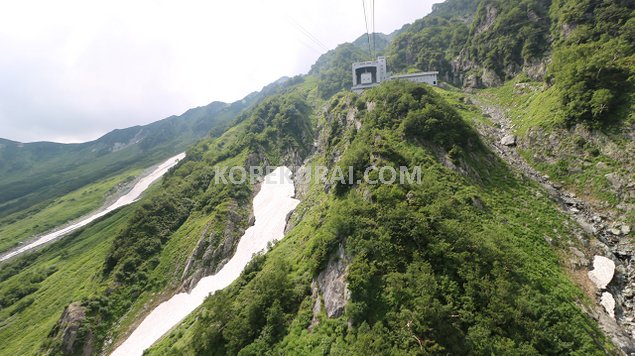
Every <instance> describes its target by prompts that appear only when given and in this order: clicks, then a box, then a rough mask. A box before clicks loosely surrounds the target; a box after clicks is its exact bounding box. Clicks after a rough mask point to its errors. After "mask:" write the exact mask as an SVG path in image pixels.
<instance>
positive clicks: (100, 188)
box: [0, 169, 141, 251]
mask: <svg viewBox="0 0 635 356" xmlns="http://www.w3.org/2000/svg"><path fill="white" fill-rule="evenodd" d="M140 173H141V170H139V169H132V170H128V171H126V172H123V173H122V174H119V175H116V176H113V177H109V178H106V179H104V180H100V181H97V182H95V183H92V184H88V185H86V186H84V187H82V188H80V189H77V190H75V191H73V192H71V193H68V194H66V195H64V196H61V197H59V198H57V199H55V200H53V201H52V202H50V204H48V205H47V206H46V207H45V208H43V209H34V210H35V211H31V210H30V209H29V210H26V211H22V212H18V213H14V214H11V215H9V216H7V217H5V218H2V219H0V251H5V250H7V249H9V248H11V247H13V246H15V245H16V244H17V243H18V242H20V241H24V240H26V239H28V238H30V237H33V236H36V235H38V234H42V233H45V232H48V231H51V230H52V229H55V228H59V227H60V226H62V225H64V224H66V223H68V222H69V221H72V220H74V219H77V218H79V217H81V216H84V215H86V214H88V213H91V212H93V211H95V210H97V209H99V208H100V207H102V206H103V204H104V203H105V202H106V200H107V199H108V197H110V196H112V195H113V194H115V193H116V189H117V187H118V186H120V185H122V184H125V183H128V182H131V181H133V180H134V177H135V176H138V175H139V174H140Z"/></svg>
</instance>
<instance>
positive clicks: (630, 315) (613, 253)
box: [470, 95, 635, 354]
mask: <svg viewBox="0 0 635 356" xmlns="http://www.w3.org/2000/svg"><path fill="white" fill-rule="evenodd" d="M470 99H471V101H472V103H473V104H474V105H476V106H477V107H478V108H479V109H480V110H481V111H482V112H483V113H484V114H485V115H486V116H487V117H489V119H490V120H491V121H492V123H493V124H494V125H493V126H488V125H486V124H477V125H476V129H477V130H478V131H479V133H480V134H481V136H482V137H483V139H484V142H485V143H486V144H487V145H488V146H489V147H490V149H492V151H494V152H495V153H496V154H498V156H499V157H500V158H502V159H503V160H504V161H505V162H507V163H508V164H509V165H511V166H512V167H514V168H516V169H517V170H518V171H520V172H521V173H522V174H523V175H524V176H526V177H528V178H530V179H532V180H534V181H535V182H537V183H538V184H540V185H541V186H542V187H543V188H544V189H545V191H546V192H547V193H548V194H549V197H550V198H551V199H552V200H553V201H554V202H556V203H557V204H558V206H559V208H560V210H561V211H563V212H565V213H566V214H567V215H569V216H570V217H571V218H572V219H573V220H574V221H575V222H576V223H577V224H578V225H579V226H580V228H581V229H582V230H583V231H584V232H586V233H587V234H588V235H591V236H594V237H595V238H596V239H597V240H598V241H600V242H601V243H602V244H601V246H600V247H601V250H603V251H598V252H597V253H598V254H603V255H604V256H606V257H608V258H610V259H612V260H613V261H614V262H615V263H616V265H617V266H618V267H617V269H616V274H615V277H614V278H613V281H612V282H611V283H610V285H609V286H608V288H607V290H608V291H609V292H611V293H612V294H613V296H614V298H615V301H616V309H615V318H616V320H613V319H612V318H611V317H609V316H608V314H607V313H606V312H605V311H604V309H603V308H602V307H600V306H599V304H597V306H596V308H595V310H593V311H590V313H591V314H592V316H593V317H594V318H596V319H598V322H599V324H600V326H601V327H602V329H603V330H604V331H605V332H606V333H607V334H608V335H609V336H610V337H611V339H612V340H613V342H614V343H615V344H616V345H617V346H619V347H620V348H621V349H622V350H623V351H624V352H625V353H626V354H635V340H634V339H633V337H632V336H633V335H635V314H634V313H635V298H633V297H634V296H635V266H634V265H635V261H634V260H633V257H634V256H633V255H634V254H635V253H634V251H635V248H634V246H633V245H632V244H631V243H630V241H627V240H628V239H626V238H625V239H619V236H616V235H614V234H613V233H612V232H611V231H610V229H609V228H608V227H609V226H612V225H613V224H612V223H613V222H612V221H609V220H607V217H606V216H603V215H601V214H598V213H597V212H596V211H594V209H593V207H592V206H591V204H589V203H588V202H586V201H584V200H582V199H580V198H578V197H577V196H576V195H575V194H573V193H571V192H567V191H566V190H564V189H562V187H561V186H560V185H559V184H554V183H553V182H551V181H550V180H549V177H547V176H544V175H542V174H540V173H539V172H538V171H537V170H535V169H534V168H533V167H531V166H530V165H529V164H528V163H527V162H526V161H525V160H524V159H523V158H522V157H521V156H520V154H518V152H517V150H516V145H515V143H512V142H515V140H516V138H515V136H514V134H513V131H512V129H511V122H510V120H509V118H508V115H507V113H506V112H505V111H504V110H503V109H502V108H500V107H497V106H495V105H492V104H489V103H487V104H486V103H484V102H483V101H482V100H480V99H479V98H478V97H477V96H475V95H471V96H470ZM504 138H505V140H504ZM503 141H507V142H503ZM591 260H592V258H591ZM589 268H592V267H591V266H589ZM596 301H598V303H599V293H598V294H597V296H596Z"/></svg>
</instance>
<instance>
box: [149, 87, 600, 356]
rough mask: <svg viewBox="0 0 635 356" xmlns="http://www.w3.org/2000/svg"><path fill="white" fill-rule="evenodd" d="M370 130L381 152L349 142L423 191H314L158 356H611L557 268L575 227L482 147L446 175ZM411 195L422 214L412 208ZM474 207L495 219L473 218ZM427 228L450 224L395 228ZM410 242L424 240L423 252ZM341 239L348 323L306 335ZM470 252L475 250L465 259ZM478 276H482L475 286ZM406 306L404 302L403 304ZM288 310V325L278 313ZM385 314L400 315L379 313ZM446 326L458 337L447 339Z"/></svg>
mask: <svg viewBox="0 0 635 356" xmlns="http://www.w3.org/2000/svg"><path fill="white" fill-rule="evenodd" d="M444 94H446V95H444V96H445V97H446V100H448V101H450V103H451V104H453V105H454V106H457V107H460V108H461V110H459V112H460V113H461V114H462V117H463V119H464V120H467V121H469V120H472V119H474V118H476V117H477V116H478V114H477V110H476V109H475V108H469V107H467V106H465V105H463V104H462V103H460V102H458V101H457V100H455V99H456V97H457V96H456V95H455V94H453V93H444ZM334 105H335V104H334ZM357 107H358V108H359V107H360V106H359V105H358V106H357ZM331 110H332V113H333V114H334V115H335V117H337V115H338V110H339V112H340V113H341V114H340V115H342V116H345V115H346V112H347V110H348V109H347V106H346V105H344V106H340V107H339V108H336V109H333V106H332V107H331ZM367 117H368V116H367ZM393 119H394V118H393ZM367 120H368V119H367ZM479 120H485V119H484V118H480V119H479ZM327 121H328V120H327ZM325 124H327V125H328V123H325ZM365 125H368V123H366V124H365ZM362 130H363V131H364V129H362ZM333 132H336V133H337V137H331V139H330V140H331V141H330V142H336V143H337V142H338V140H340V139H341V137H349V136H347V135H350V134H351V133H350V131H344V132H342V131H338V130H334V131H333ZM371 132H372V134H370V135H369V136H371V137H374V138H375V139H374V141H375V143H372V139H371V140H370V141H369V139H368V138H367V137H366V134H368V132H366V134H362V133H359V134H357V136H355V134H353V135H352V136H353V137H358V139H357V143H360V142H364V143H365V144H368V145H369V146H370V149H371V152H373V156H374V157H380V158H378V159H379V160H380V162H377V163H384V164H395V161H394V159H395V158H397V160H401V162H402V163H403V162H404V160H405V162H408V163H410V164H413V163H415V162H417V163H418V164H422V165H423V166H424V170H423V180H424V184H422V185H414V186H408V187H399V186H379V187H372V186H366V185H361V186H359V187H357V188H354V189H352V190H350V191H348V192H345V193H343V194H342V195H337V194H335V195H334V194H333V193H332V192H331V193H325V192H324V187H323V185H321V184H316V183H314V184H313V186H312V189H311V191H310V193H309V195H308V196H307V198H306V199H305V200H304V201H303V202H302V204H301V205H300V206H299V207H298V209H297V210H296V214H295V215H294V217H293V218H292V219H294V220H295V221H296V222H298V220H299V224H298V225H297V226H296V227H295V228H294V229H293V230H292V231H291V232H290V233H289V234H288V236H287V237H285V239H283V240H282V241H281V242H279V243H278V244H277V245H276V246H275V248H274V249H273V250H272V251H270V252H269V253H268V254H267V255H266V258H259V259H257V260H256V262H253V263H252V264H251V265H250V267H249V268H248V270H247V271H246V272H245V273H243V275H242V276H241V278H240V279H239V280H238V281H236V282H235V283H233V284H232V285H231V286H230V287H229V288H227V289H226V290H224V291H223V292H220V293H217V294H215V295H214V296H212V297H210V298H208V300H207V301H206V302H205V304H204V305H203V307H201V308H199V309H198V310H197V311H196V313H195V315H192V316H190V317H189V318H188V319H187V320H186V321H185V322H183V323H182V324H181V325H180V326H179V327H178V328H177V329H176V330H174V331H173V332H171V333H170V334H169V335H168V336H166V337H164V338H163V339H162V340H161V341H160V342H159V343H158V344H157V345H155V347H154V348H153V349H152V350H151V354H157V355H162V354H175V355H176V354H192V353H195V352H199V353H207V352H212V351H213V350H216V352H221V353H222V352H229V353H234V352H237V351H238V350H241V349H242V351H241V352H243V353H245V354H252V353H253V354H258V353H259V352H264V351H265V350H268V351H267V352H269V353H271V354H277V353H280V352H284V353H285V354H286V353H289V354H318V353H319V354H323V353H331V354H360V355H361V354H368V353H385V352H388V353H391V352H392V353H395V352H397V353H404V352H406V353H408V352H409V353H416V352H417V350H419V345H417V344H416V343H415V338H413V336H415V337H419V338H425V339H426V343H425V348H426V349H427V351H429V352H439V351H441V350H445V351H450V352H464V351H465V350H466V349H471V350H472V351H473V352H476V353H491V352H503V353H505V352H519V353H523V354H532V353H536V352H556V353H557V352H563V351H564V350H569V351H571V350H572V349H577V350H578V351H579V352H583V353H592V354H603V353H604V352H606V351H607V350H612V346H610V345H608V344H607V343H606V341H605V340H604V338H603V336H602V335H601V333H600V332H599V330H598V329H597V327H596V326H595V325H594V322H593V320H591V319H590V318H589V317H587V316H585V315H584V314H583V313H582V312H581V311H580V310H579V308H578V305H579V303H588V302H589V300H588V299H587V298H586V297H585V296H584V295H583V294H582V293H581V292H580V291H579V290H578V289H577V287H576V286H575V285H573V283H572V282H570V280H569V279H568V277H567V276H566V274H565V273H564V271H563V269H562V268H561V266H560V258H559V254H560V253H564V252H563V251H564V250H565V249H566V248H568V246H570V245H571V244H573V245H577V244H579V243H578V242H577V241H576V240H572V239H571V236H572V234H571V231H570V230H569V227H568V226H569V224H571V222H570V221H568V219H567V217H565V216H563V215H562V214H560V213H559V212H558V211H557V210H556V209H555V208H554V207H553V204H552V203H551V202H550V201H549V200H548V199H547V198H546V197H545V195H543V194H541V193H540V188H538V187H536V186H535V185H534V184H532V183H531V182H527V181H523V179H522V178H520V177H519V176H517V175H515V174H513V173H512V172H510V171H509V169H508V168H507V167H506V166H504V164H503V163H502V162H500V161H498V160H496V158H495V157H494V156H493V155H492V154H488V153H486V152H484V151H483V148H482V147H481V146H479V145H478V144H476V143H475V142H472V145H476V146H471V147H472V150H471V151H468V150H465V148H466V147H463V149H464V150H463V152H466V153H465V154H463V155H462V157H463V160H464V162H467V163H468V166H469V167H473V168H474V169H475V171H474V172H472V174H470V175H469V176H467V177H465V176H463V175H460V174H457V173H456V171H454V170H452V169H449V168H447V167H446V166H444V165H442V164H441V163H440V162H439V161H438V160H437V158H436V157H435V155H434V154H432V153H431V152H430V150H429V149H428V148H426V147H424V146H421V145H419V144H413V143H412V142H408V141H404V139H403V137H402V136H401V135H400V134H399V130H395V129H392V128H387V127H384V128H381V127H380V128H375V129H372V130H371ZM377 137H381V139H379V141H378V139H377ZM342 141H345V140H343V139H342ZM355 142H356V140H355V139H354V138H353V139H352V143H351V146H349V147H348V146H347V144H346V143H345V142H341V141H340V143H339V144H335V146H334V147H330V148H329V149H327V152H329V150H331V152H334V151H338V150H342V151H343V152H344V156H343V158H342V160H343V161H346V160H347V159H350V157H351V156H355V155H356V153H355V150H356V149H357V148H355V147H360V146H356V144H355ZM362 145H363V144H362ZM347 147H348V148H347ZM366 154H367V153H366ZM327 155H328V153H327ZM363 156H364V154H362V158H360V159H364V160H365V159H368V158H363ZM347 157H348V158H347ZM313 162H314V164H318V163H321V164H329V159H328V157H325V156H318V157H316V158H314V161H313ZM336 189H337V188H336ZM408 192H412V193H413V194H414V195H413V196H414V197H415V198H414V199H415V200H420V201H422V202H425V203H423V206H422V207H417V206H416V205H415V206H411V205H410V204H408V203H406V200H407V198H406V193H408ZM369 196H370V197H371V198H369ZM408 199H412V198H408ZM474 199H477V200H478V201H480V202H481V203H482V205H483V206H484V207H485V208H484V209H479V208H475V206H473V205H474ZM369 200H370V201H369ZM477 205H478V204H477ZM404 209H405V210H404ZM429 218H433V219H439V224H440V226H441V227H439V226H435V225H429V226H428V228H427V229H425V228H423V229H416V230H414V231H410V232H408V229H405V231H404V230H399V229H398V230H394V229H395V228H396V227H397V226H404V225H405V226H409V225H410V224H415V225H413V226H416V225H417V224H421V223H422V221H425V220H426V219H429ZM392 219H396V220H392ZM421 219H423V220H421ZM395 223H396V225H391V224H395ZM391 226H392V227H391ZM401 234H406V236H408V234H414V235H412V236H411V237H410V238H406V237H404V236H401V237H400V235H401ZM400 238H403V239H404V240H399V239H400ZM412 238H417V239H423V240H420V242H418V243H415V242H413V241H412ZM547 239H549V240H552V241H553V242H552V244H551V245H550V244H549V243H547V242H546V240H547ZM342 242H343V243H345V244H346V249H347V252H348V253H349V254H352V256H353V262H352V263H351V266H350V267H349V277H348V282H349V287H350V288H351V289H352V299H351V301H350V302H349V306H348V308H347V311H346V313H345V315H344V316H342V317H340V318H337V319H331V320H329V319H327V318H326V316H325V315H324V312H323V311H322V313H321V314H320V315H319V320H320V324H319V325H318V326H317V327H316V328H315V329H313V331H308V330H307V326H308V325H309V323H310V321H311V314H312V312H311V310H312V307H313V304H314V300H313V299H312V297H311V292H310V289H309V285H310V283H311V280H312V278H314V277H315V275H316V274H317V272H318V271H319V270H320V269H321V268H323V266H324V264H325V263H326V261H327V260H328V257H329V254H330V252H332V251H333V249H334V247H336V246H337V245H338V244H339V243H342ZM413 243H415V246H413V245H412V244H413ZM417 244H423V245H417ZM463 244H467V246H470V247H468V248H467V250H465V246H464V245H463ZM424 246H426V247H424ZM413 251H416V252H414V254H413ZM404 264H405V266H408V267H404ZM413 268H414V270H411V269H413ZM418 268H422V270H420V269H418ZM416 271H419V272H416ZM412 272H414V274H412ZM473 273H476V275H479V274H481V273H483V274H482V275H480V277H475V279H474V278H473V277H474V276H473V275H472V274H473ZM276 281H282V282H276ZM391 281H393V282H391ZM393 283H397V284H393ZM395 288H396V289H395ZM360 293H361V294H360ZM364 293H366V295H363V294H364ZM394 293H396V294H394ZM399 295H403V297H402V299H403V300H401V301H399V300H394V299H393V298H397V299H400V298H399V297H398V296H399ZM413 296H419V297H416V298H414V299H410V298H413ZM285 298H286V299H285ZM417 298H423V299H417ZM454 298H456V299H454ZM479 298H484V299H479ZM368 303H370V304H368ZM482 303H484V304H482ZM431 305H436V307H435V308H432V307H431ZM441 305H442V306H441ZM280 306H281V308H282V310H283V315H282V317H281V318H282V321H280V320H279V319H276V318H275V317H273V315H276V314H272V313H274V311H275V310H278V308H280ZM368 308H370V309H368ZM382 308H388V310H390V312H388V313H386V314H382V312H381V310H382ZM384 310H385V309H384ZM393 313H397V314H393ZM258 315H260V316H258ZM451 315H452V316H451ZM278 318H280V316H278ZM409 318H414V320H413V319H409ZM265 320H266V321H265ZM276 320H278V321H277V322H276ZM348 320H352V321H353V326H352V327H349V326H347V322H348ZM408 320H410V321H412V322H413V324H412V325H411V324H410V322H408ZM375 321H377V322H379V324H375ZM525 322H526V324H525ZM435 323H439V324H435ZM446 328H450V329H452V328H454V330H453V331H450V333H449V334H445V335H444V334H443V333H444V331H443V329H446ZM272 330H277V333H275V334H272V332H273V331H272ZM446 332H447V330H446ZM461 335H462V336H461ZM530 335H531V336H530ZM455 337H459V339H456V340H455V339H454V338H455ZM422 347H423V346H422ZM439 347H440V348H439ZM559 347H560V348H561V349H558V348H559ZM562 348H563V349H562ZM605 348H608V349H605ZM435 350H436V351H435Z"/></svg>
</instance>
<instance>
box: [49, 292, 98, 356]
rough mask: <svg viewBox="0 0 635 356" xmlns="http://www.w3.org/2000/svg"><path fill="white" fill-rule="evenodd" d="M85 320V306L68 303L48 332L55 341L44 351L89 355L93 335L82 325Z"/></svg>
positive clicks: (91, 348) (91, 349)
mask: <svg viewBox="0 0 635 356" xmlns="http://www.w3.org/2000/svg"><path fill="white" fill-rule="evenodd" d="M85 320H86V308H85V307H83V306H82V305H81V304H80V303H78V302H75V303H71V304H69V305H68V306H67V307H66V308H65V309H64V312H63V313H62V316H61V317H60V319H59V320H58V322H57V324H55V327H54V328H53V329H52V330H51V333H50V334H49V338H50V339H51V340H55V343H54V344H53V345H48V346H49V347H48V348H45V352H46V353H50V354H62V355H91V354H92V353H93V337H92V334H91V332H90V331H89V330H88V329H87V328H86V327H84V324H85Z"/></svg>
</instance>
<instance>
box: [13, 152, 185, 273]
mask: <svg viewBox="0 0 635 356" xmlns="http://www.w3.org/2000/svg"><path fill="white" fill-rule="evenodd" d="M183 158H185V153H180V154H178V155H176V156H174V157H171V158H169V159H168V160H166V161H165V162H163V163H161V164H160V165H159V166H158V167H157V168H156V169H155V170H154V171H152V173H150V174H148V175H147V176H145V177H143V178H141V179H140V180H139V182H137V184H135V186H134V187H133V188H132V190H130V191H129V192H128V193H126V194H125V195H124V196H122V197H121V198H119V199H117V201H115V202H114V203H112V204H111V205H109V206H108V207H107V208H106V209H104V210H101V211H98V212H96V213H93V214H92V215H88V216H87V217H85V218H82V219H81V220H80V221H78V222H76V223H73V224H71V225H69V226H67V227H64V228H62V229H60V230H56V231H53V232H51V233H48V234H46V235H43V236H40V237H38V238H37V239H36V240H35V241H33V242H30V243H28V244H26V245H24V246H22V247H20V248H18V249H16V250H13V251H11V252H9V253H7V254H5V255H3V256H0V262H2V261H5V260H8V259H9V258H12V257H15V256H17V255H20V254H22V253H24V252H26V251H29V250H31V249H33V248H35V247H38V246H41V245H44V244H45V243H47V242H50V241H53V240H55V239H57V238H59V237H62V236H64V235H66V234H68V233H70V232H73V231H75V230H77V229H79V228H80V227H83V226H86V225H88V224H90V223H91V222H93V221H95V220H96V219H98V218H100V217H102V216H104V215H106V214H108V213H110V212H111V211H113V210H115V209H118V208H121V207H122V206H125V205H128V204H131V203H134V202H135V201H136V200H137V199H139V197H140V196H141V194H142V193H143V192H144V191H145V190H146V189H148V187H149V186H150V185H151V184H152V183H154V182H155V181H156V180H157V179H159V178H161V177H162V176H163V175H164V174H165V173H166V172H167V171H168V170H169V169H170V168H172V167H174V166H175V165H176V164H177V163H178V162H179V161H180V160H182V159H183Z"/></svg>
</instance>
